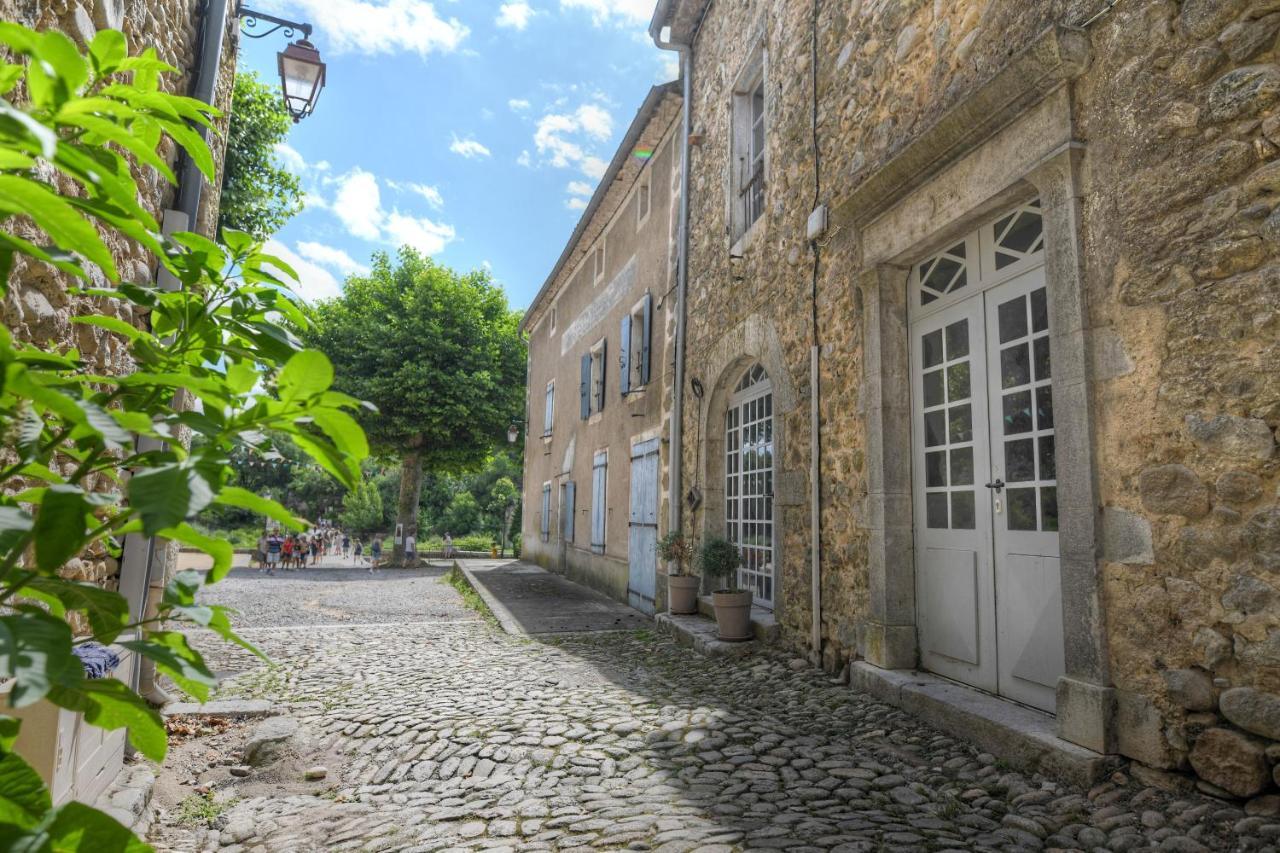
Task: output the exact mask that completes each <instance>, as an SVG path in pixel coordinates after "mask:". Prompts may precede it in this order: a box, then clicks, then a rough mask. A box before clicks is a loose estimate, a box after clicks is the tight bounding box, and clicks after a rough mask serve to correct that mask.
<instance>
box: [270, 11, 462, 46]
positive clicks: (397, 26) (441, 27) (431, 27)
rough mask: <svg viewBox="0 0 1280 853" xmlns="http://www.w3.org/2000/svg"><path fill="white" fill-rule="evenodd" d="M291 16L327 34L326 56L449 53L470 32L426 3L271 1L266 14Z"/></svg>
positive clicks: (325, 35) (454, 19)
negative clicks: (401, 51)
mask: <svg viewBox="0 0 1280 853" xmlns="http://www.w3.org/2000/svg"><path fill="white" fill-rule="evenodd" d="M286 5H287V6H288V9H287V11H288V12H291V13H292V14H290V15H288V17H291V18H302V19H304V20H307V21H310V22H311V23H312V24H314V25H315V28H316V31H317V32H319V33H323V34H324V39H325V44H324V48H325V50H326V51H332V52H333V53H334V54H342V53H362V54H366V55H369V54H377V53H395V52H396V51H400V50H408V51H413V52H414V53H417V54H418V55H419V56H427V55H428V54H431V53H450V52H452V51H454V50H456V49H457V48H458V46H459V45H460V44H461V43H462V41H463V40H464V39H465V38H466V37H467V34H468V33H469V32H470V31H469V30H468V29H467V27H466V26H465V25H463V24H462V23H461V22H460V21H458V19H457V18H448V19H446V18H442V17H440V16H439V15H438V14H436V10H435V7H434V5H432V4H431V3H429V2H426V0H292V2H290V3H288V4H284V3H283V2H280V0H268V2H267V3H266V6H267V9H264V11H268V10H270V11H277V12H281V11H286V10H285V9H284V7H285V6H286Z"/></svg>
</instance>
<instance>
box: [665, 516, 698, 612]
mask: <svg viewBox="0 0 1280 853" xmlns="http://www.w3.org/2000/svg"><path fill="white" fill-rule="evenodd" d="M658 556H659V557H661V558H662V559H663V561H664V562H666V563H667V564H668V565H669V566H674V568H675V571H672V572H669V573H668V574H667V607H668V609H669V610H670V611H671V612H672V613H674V614H677V615H689V614H692V613H697V612H698V581H699V578H698V576H697V575H691V574H689V571H688V567H689V561H690V560H691V559H692V558H693V543H692V542H690V541H689V540H688V539H687V538H686V537H685V535H684V534H683V533H680V532H678V531H674V530H673V531H671V532H670V533H668V534H667V535H666V536H664V537H662V539H661V540H659V541H658Z"/></svg>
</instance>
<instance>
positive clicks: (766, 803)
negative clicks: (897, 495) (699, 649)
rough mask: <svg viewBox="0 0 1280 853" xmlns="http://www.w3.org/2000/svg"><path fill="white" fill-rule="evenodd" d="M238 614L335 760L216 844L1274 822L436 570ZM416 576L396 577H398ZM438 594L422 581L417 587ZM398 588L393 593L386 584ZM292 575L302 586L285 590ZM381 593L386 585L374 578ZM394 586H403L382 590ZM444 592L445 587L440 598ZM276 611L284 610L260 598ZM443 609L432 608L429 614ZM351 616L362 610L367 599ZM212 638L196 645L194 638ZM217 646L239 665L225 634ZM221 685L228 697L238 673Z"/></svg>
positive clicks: (1231, 833)
mask: <svg viewBox="0 0 1280 853" xmlns="http://www.w3.org/2000/svg"><path fill="white" fill-rule="evenodd" d="M260 583H261V581H255V580H254V579H253V578H250V577H245V576H233V577H232V578H230V579H229V580H228V581H226V582H224V583H223V584H221V585H220V587H221V589H220V591H219V595H220V596H221V597H223V600H229V601H241V602H247V601H252V602H253V608H254V609H252V610H251V611H250V612H251V614H252V617H251V619H249V620H245V619H243V618H242V619H241V620H240V624H241V625H242V626H243V625H246V624H248V622H251V621H253V619H259V620H264V621H266V622H268V623H269V624H272V625H274V626H276V627H270V628H257V627H247V628H245V630H244V633H245V634H246V635H247V636H249V637H250V638H251V639H252V640H253V641H254V642H257V643H259V644H260V645H261V647H262V648H263V649H264V650H265V651H267V652H268V653H269V654H270V655H271V656H272V657H273V658H274V659H275V660H276V661H278V662H279V663H280V664H282V665H281V666H279V667H278V668H277V669H276V670H274V672H275V673H276V676H275V677H273V678H271V679H262V678H261V674H262V673H261V671H256V672H247V673H246V674H245V675H244V676H242V677H241V681H240V683H239V685H233V688H234V687H237V686H238V687H240V688H243V692H248V693H251V692H253V689H252V688H253V685H255V684H258V685H263V684H266V685H267V687H266V691H267V692H268V694H269V695H271V696H272V698H274V699H276V700H277V701H278V702H280V703H281V704H282V705H283V706H284V707H285V709H286V711H287V712H288V713H290V714H292V715H293V716H295V717H296V718H298V719H299V720H300V721H301V723H302V727H303V731H304V732H306V733H307V734H308V736H309V737H310V738H311V739H312V740H313V741H314V743H315V744H316V745H317V748H318V749H323V750H328V751H329V753H330V754H331V755H334V756H338V757H339V761H338V762H336V764H337V765H338V766H334V764H332V763H331V764H330V773H329V779H328V780H327V781H326V782H324V783H315V790H314V791H313V792H302V793H297V792H294V793H289V794H287V795H286V794H281V795H279V796H262V795H258V796H253V797H250V798H246V799H242V800H240V801H238V802H233V803H232V804H231V805H230V806H229V808H228V809H227V810H226V812H225V814H224V815H223V816H222V817H221V818H220V819H219V820H218V821H217V822H216V825H217V826H218V827H219V828H218V829H216V830H207V831H204V830H202V831H200V832H189V833H187V834H186V835H182V834H177V835H175V834H172V833H171V834H169V835H167V836H165V835H162V836H161V838H160V841H161V842H162V843H163V844H164V845H165V846H168V847H169V849H191V850H194V849H201V848H205V847H213V848H217V847H218V846H219V845H222V849H224V850H241V849H255V850H275V851H286V850H290V851H293V850H296V851H303V850H362V851H383V850H388V851H390V850H403V851H411V850H413V851H416V850H422V851H426V850H440V849H453V850H479V849H491V850H602V849H607V850H619V849H632V850H661V851H685V850H699V851H705V853H712V851H730V850H744V849H756V850H767V849H788V850H792V851H801V850H841V851H879V850H904V851H906V850H911V851H915V850H945V849H991V850H1022V849H1027V850H1036V849H1047V848H1066V849H1084V850H1096V849H1102V850H1114V851H1124V850H1168V851H1197V850H1214V851H1218V850H1235V849H1240V850H1259V849H1272V850H1274V849H1276V845H1277V843H1280V822H1276V821H1275V820H1274V819H1263V818H1260V817H1247V816H1245V815H1244V813H1243V812H1242V811H1240V809H1238V808H1236V807H1234V806H1232V805H1228V804H1226V803H1223V802H1221V801H1217V800H1212V799H1208V798H1204V797H1201V796H1199V795H1196V794H1186V795H1181V796H1177V795H1171V794H1167V793H1164V792H1161V791H1157V790H1155V789H1144V788H1142V787H1141V786H1138V785H1136V784H1134V783H1127V780H1126V779H1125V777H1123V776H1120V775H1117V776H1116V777H1114V778H1113V780H1112V781H1109V782H1107V783H1104V784H1102V785H1100V786H1098V787H1097V788H1095V789H1093V790H1092V791H1083V790H1078V789H1075V788H1072V787H1070V786H1068V785H1063V784H1057V783H1054V782H1053V781H1050V780H1046V779H1041V778H1037V777H1029V776H1025V775H1022V774H1020V773H1016V772H1012V771H1009V770H1008V769H1007V768H1004V767H1002V766H1001V764H1000V763H999V762H997V761H996V760H995V759H993V758H992V757H991V756H989V755H981V754H978V753H976V752H975V751H974V750H973V749H971V748H970V747H968V746H966V745H965V744H964V743H962V742H959V741H957V740H956V739H954V738H951V737H948V736H945V735H942V734H939V733H938V732H936V731H934V730H932V729H930V728H928V727H926V726H924V725H922V724H920V723H918V722H916V721H915V720H914V719H913V718H911V717H910V716H908V715H906V714H904V713H903V712H900V711H898V710H896V709H893V708H891V707H889V706H886V705H884V704H881V703H879V702H877V701H875V700H872V699H869V698H867V697H864V696H860V695H857V694H855V693H853V692H851V691H850V690H849V688H848V687H846V686H843V685H840V684H838V683H836V682H834V681H832V680H831V679H829V678H827V677H825V676H824V675H823V674H821V673H819V672H817V671H815V670H812V669H810V668H808V667H806V666H803V665H802V663H801V662H800V661H797V660H792V659H791V658H789V657H788V656H785V655H764V656H757V657H753V658H746V659H743V660H741V661H728V660H723V659H720V660H706V659H703V658H701V657H698V656H696V655H695V654H694V653H692V652H690V651H688V650H686V649H683V648H681V647H678V646H675V645H674V644H672V643H670V642H668V641H667V640H665V639H663V638H661V637H658V636H655V635H653V634H652V633H650V632H647V631H639V632H635V631H632V632H613V633H600V634H580V635H570V636H558V637H556V638H553V639H543V640H529V639H521V638H515V637H510V636H508V635H505V634H503V633H501V632H499V631H498V630H496V629H495V628H493V627H491V626H490V625H489V624H487V623H485V622H483V621H477V620H470V621H460V620H458V619H456V613H457V608H458V606H459V604H458V601H457V600H456V594H455V593H454V592H453V591H452V590H451V589H450V588H449V587H447V586H445V585H444V584H440V583H437V582H436V581H434V580H430V579H426V580H419V579H416V578H411V579H408V580H405V581H399V580H396V581H389V580H386V579H381V578H379V579H375V580H369V579H368V576H367V575H365V577H364V578H363V579H354V580H353V579H345V580H339V579H338V578H337V577H336V576H335V578H334V579H333V580H332V581H329V583H332V584H334V585H335V586H336V587H340V590H339V589H334V590H332V591H331V592H326V593H322V594H321V600H325V601H333V600H335V598H341V599H342V600H344V601H356V600H358V601H366V600H367V601H375V600H381V601H383V602H384V603H385V604H386V606H387V607H388V608H395V609H396V610H395V612H398V613H402V614H407V613H408V612H409V610H411V609H412V605H411V604H410V603H409V601H408V599H409V598H410V595H411V594H412V595H413V596H415V598H414V600H415V601H417V602H418V606H419V607H420V608H421V613H422V615H421V618H419V619H416V620H413V621H409V620H406V621H404V622H401V623H399V624H386V625H371V624H364V623H367V622H369V621H370V620H368V619H367V618H365V616H363V615H362V616H361V617H360V620H362V624H354V623H355V622H356V620H354V619H352V620H348V621H349V622H351V623H352V624H336V625H328V626H325V627H324V628H319V627H303V628H299V627H285V626H286V625H287V624H288V623H290V622H294V623H296V622H297V621H299V616H300V615H301V616H302V619H303V620H309V619H310V618H311V617H310V615H305V614H304V611H305V610H306V607H305V606H304V605H305V599H306V598H307V596H310V595H314V594H315V591H316V590H318V589H319V588H321V587H323V585H324V584H325V583H326V581H323V580H309V579H308V580H306V581H305V582H304V583H295V584H293V585H289V584H288V583H283V584H282V585H281V586H280V587H278V588H273V594H272V595H271V596H260V595H258V594H257V590H259V589H264V588H265V587H261V586H259V584H260ZM400 583H404V584H406V586H405V587H404V589H406V590H409V591H411V593H410V592H403V593H397V592H396V591H397V590H398V589H400V588H399V587H398V586H396V585H397V584H400ZM428 589H429V591H428ZM388 592H390V593H392V595H390V596H388V595H386V594H387V593H388ZM294 594H296V597H294ZM384 596H385V597H384ZM397 596H398V597H400V598H401V599H403V600H400V601H393V600H391V599H393V598H396V597H397ZM450 596H453V597H454V600H453V601H452V602H451V603H450V604H449V605H448V606H446V605H445V604H444V603H442V602H443V601H444V600H446V599H449V597H450ZM271 608H276V609H275V611H274V615H269V614H268V612H267V611H269V610H270V609H271ZM437 610H438V611H439V612H441V613H445V614H447V616H446V618H444V619H441V618H437V617H433V616H432V615H430V614H432V613H434V612H436V611H437ZM358 612H359V613H361V614H366V615H367V613H368V611H367V610H366V609H365V607H364V605H361V606H360V607H359V608H358ZM205 645H206V646H207V645H208V644H205ZM216 658H217V661H216V662H217V665H218V666H219V668H221V669H225V670H241V671H244V670H245V669H246V666H248V664H246V663H245V661H244V659H243V658H239V657H235V656H234V654H233V653H231V652H228V651H226V650H225V649H224V650H220V651H219V652H218V653H217V655H216ZM227 692H232V693H234V692H237V690H235V689H232V690H230V691H227Z"/></svg>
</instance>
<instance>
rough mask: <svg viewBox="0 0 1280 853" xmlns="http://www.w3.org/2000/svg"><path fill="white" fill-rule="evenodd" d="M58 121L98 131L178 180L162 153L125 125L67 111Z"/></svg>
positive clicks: (162, 172) (89, 130)
mask: <svg viewBox="0 0 1280 853" xmlns="http://www.w3.org/2000/svg"><path fill="white" fill-rule="evenodd" d="M58 123H59V124H60V125H64V126H71V127H78V128H81V129H83V130H86V131H88V132H89V133H96V134H97V135H98V136H101V137H102V138H103V139H105V140H107V141H108V142H114V143H115V144H117V145H119V146H120V147H121V148H123V149H124V150H126V151H128V152H129V153H130V154H132V155H133V156H135V157H137V158H138V160H140V161H141V162H143V163H145V164H147V165H148V166H150V167H152V168H153V169H155V170H156V171H157V172H159V173H160V174H162V175H164V177H165V179H166V180H168V181H169V182H170V183H175V182H176V181H177V178H176V177H175V176H174V174H173V170H172V169H170V168H169V164H168V163H166V162H165V161H164V160H163V158H161V157H160V155H158V154H156V151H155V149H154V148H152V147H151V146H149V145H147V144H146V142H145V141H144V140H142V139H140V138H139V137H138V136H136V135H135V134H133V133H131V132H130V131H129V129H128V128H126V127H124V126H123V125H119V124H116V123H115V122H113V121H108V120H107V119H104V118H99V117H98V116H94V115H75V114H71V115H68V114H65V113H64V114H62V115H60V116H59V118H58Z"/></svg>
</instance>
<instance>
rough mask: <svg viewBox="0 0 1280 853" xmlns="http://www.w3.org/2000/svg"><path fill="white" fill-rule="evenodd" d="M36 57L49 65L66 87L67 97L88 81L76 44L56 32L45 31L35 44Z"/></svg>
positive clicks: (83, 62) (86, 67)
mask: <svg viewBox="0 0 1280 853" xmlns="http://www.w3.org/2000/svg"><path fill="white" fill-rule="evenodd" d="M35 50H36V56H37V57H39V58H40V59H41V60H42V61H43V62H47V63H49V65H51V66H52V67H53V69H54V71H55V72H56V74H57V76H58V77H59V78H60V79H61V81H62V83H63V85H65V86H66V91H67V94H68V95H74V94H75V93H76V92H77V91H78V90H79V89H80V87H81V86H83V85H84V84H85V83H86V82H87V81H88V79H89V68H88V66H87V65H86V64H85V61H84V57H83V56H81V55H80V49H79V48H77V47H76V43H75V42H73V41H72V40H71V39H69V38H67V36H66V35H64V34H63V33H61V32H59V31H58V30H53V29H51V30H46V31H45V32H43V33H41V34H40V36H39V38H38V39H37V40H36V42H35Z"/></svg>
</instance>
